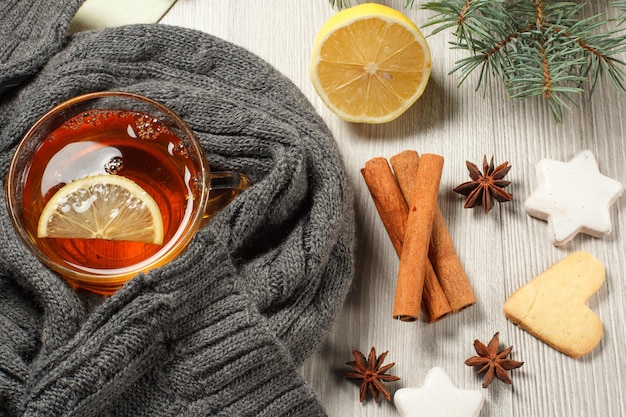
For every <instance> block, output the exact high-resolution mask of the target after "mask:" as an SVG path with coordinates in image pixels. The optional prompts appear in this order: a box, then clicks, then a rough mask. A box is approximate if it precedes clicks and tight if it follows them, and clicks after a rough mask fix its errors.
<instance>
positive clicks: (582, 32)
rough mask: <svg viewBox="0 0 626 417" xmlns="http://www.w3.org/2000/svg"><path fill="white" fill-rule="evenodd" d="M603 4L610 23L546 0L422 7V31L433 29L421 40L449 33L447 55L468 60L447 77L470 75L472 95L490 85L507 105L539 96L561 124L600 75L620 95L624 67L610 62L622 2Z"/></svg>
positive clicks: (470, 0) (625, 46) (616, 50)
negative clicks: (611, 10) (499, 89)
mask: <svg viewBox="0 0 626 417" xmlns="http://www.w3.org/2000/svg"><path fill="white" fill-rule="evenodd" d="M411 3H412V2H411ZM609 4H611V5H612V6H613V7H615V8H616V9H617V10H618V18H617V19H607V18H606V16H605V15H602V14H598V15H595V16H590V17H583V7H584V4H583V3H576V2H563V1H547V0H544V1H541V0H522V1H509V0H444V1H431V2H428V3H426V4H424V5H423V6H422V8H424V9H427V10H430V11H432V12H434V15H433V16H432V17H431V18H430V19H429V21H428V22H427V24H426V25H425V26H430V27H433V28H434V29H433V31H432V33H431V34H430V35H429V36H433V35H435V34H437V33H440V32H442V31H444V30H446V29H450V30H452V33H453V40H452V41H451V42H450V44H451V48H453V49H461V50H465V51H467V52H468V53H469V56H468V57H466V58H462V59H459V60H458V61H457V62H456V63H455V66H454V68H452V70H451V71H450V73H456V72H458V73H459V80H460V81H459V84H460V83H463V82H464V81H466V80H467V79H468V77H469V76H470V74H473V73H474V72H476V71H478V79H477V86H476V89H477V90H478V89H479V88H480V87H481V86H482V87H483V88H484V89H485V90H486V89H487V88H489V87H490V86H491V83H490V78H491V77H493V78H497V79H499V80H500V81H501V82H502V84H503V85H504V87H505V89H506V91H507V93H508V94H509V96H510V97H511V98H513V99H518V100H522V99H528V98H532V97H543V99H545V100H546V101H547V105H548V108H549V109H550V111H551V112H552V115H553V116H554V119H555V120H556V121H557V122H561V121H562V120H563V114H564V112H565V111H571V109H572V106H577V105H578V104H577V102H576V100H575V98H576V97H577V96H578V95H580V94H581V93H583V92H585V91H589V94H590V95H591V94H592V93H593V91H594V89H595V87H596V86H597V83H598V80H599V79H600V78H601V77H602V76H607V77H608V78H609V79H610V80H611V83H612V85H613V86H614V87H615V88H616V89H618V90H621V91H624V90H626V63H625V62H624V61H623V60H621V59H619V58H618V57H619V56H620V55H622V56H623V53H624V52H625V51H626V35H624V29H623V28H620V25H621V24H623V23H624V22H626V1H623V0H620V1H611V2H609ZM611 23H613V27H612V28H611V26H610V25H611ZM585 87H586V88H585Z"/></svg>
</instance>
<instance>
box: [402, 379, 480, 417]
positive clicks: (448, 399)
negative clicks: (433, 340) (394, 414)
mask: <svg viewBox="0 0 626 417" xmlns="http://www.w3.org/2000/svg"><path fill="white" fill-rule="evenodd" d="M393 401H394V403H395V404H396V408H397V409H398V413H400V416H401V417H478V414H480V410H481V409H482V407H483V402H484V401H485V397H484V396H483V393H482V392H481V391H475V390H469V389H460V388H457V387H455V386H454V385H453V384H452V381H450V378H448V375H447V374H446V372H445V371H444V370H443V369H441V368H439V367H435V368H432V369H431V370H430V371H429V372H428V374H427V375H426V379H425V380H424V385H423V386H422V387H421V388H401V389H399V390H397V391H396V393H395V395H394V397H393Z"/></svg>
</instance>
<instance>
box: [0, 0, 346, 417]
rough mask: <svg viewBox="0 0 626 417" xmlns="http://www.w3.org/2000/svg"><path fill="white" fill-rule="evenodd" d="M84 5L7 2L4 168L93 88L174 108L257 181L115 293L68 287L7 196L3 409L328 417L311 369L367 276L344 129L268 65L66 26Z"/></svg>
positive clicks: (1, 10)
mask: <svg viewBox="0 0 626 417" xmlns="http://www.w3.org/2000/svg"><path fill="white" fill-rule="evenodd" d="M79 3H80V0H70V1H57V0H28V1H24V0H0V147H1V149H0V169H1V170H2V171H1V172H2V177H3V178H5V177H6V173H7V167H8V163H9V160H10V158H11V156H12V153H13V150H14V148H15V146H16V144H17V142H18V141H19V139H20V137H21V135H23V134H24V133H25V131H26V130H27V128H28V127H29V126H30V125H31V124H32V123H33V122H35V120H36V119H37V118H38V117H40V116H41V115H42V114H43V113H44V112H45V111H46V110H48V109H50V108H51V107H53V106H54V105H56V104H58V103H60V102H62V101H64V100H66V99H69V98H71V97H73V96H77V95H80V94H83V93H87V92H93V91H100V90H113V89H118V90H127V91H132V92H136V93H140V94H143V95H146V96H148V97H151V98H153V99H155V100H158V101H161V102H163V103H165V104H166V105H168V106H169V107H171V108H172V109H173V110H174V111H175V112H177V113H179V114H180V115H181V116H182V117H183V118H184V119H185V120H186V121H187V122H188V123H189V124H190V126H191V127H192V128H193V129H194V130H195V131H196V133H197V135H198V137H199V139H200V141H201V142H202V144H203V146H204V147H205V149H206V151H207V154H208V157H209V161H210V163H211V165H212V166H214V167H217V168H218V169H233V170H237V171H241V172H245V173H246V174H247V175H248V176H249V177H250V178H251V180H252V186H251V188H249V189H248V190H246V191H245V192H244V193H242V194H241V195H240V196H239V197H238V198H236V199H235V201H234V202H233V203H231V204H230V205H229V206H228V207H227V208H226V209H225V210H224V211H222V212H221V213H220V214H219V215H217V216H216V217H214V219H213V220H212V222H211V224H210V225H209V226H208V227H205V228H204V229H202V230H201V231H200V232H199V233H198V234H197V235H196V236H195V238H194V240H193V241H192V243H191V244H190V246H189V247H188V249H187V250H186V252H185V253H184V254H183V255H182V256H180V257H179V258H177V259H176V260H174V261H173V262H171V263H170V264H168V265H167V266H165V267H162V268H160V269H156V270H153V271H151V272H150V273H148V274H145V275H140V276H138V277H136V278H134V279H132V280H131V281H129V283H128V284H127V285H126V286H125V287H124V288H122V289H121V290H119V291H118V292H117V293H116V294H114V295H113V296H111V297H108V298H103V299H99V298H97V297H95V296H88V295H85V294H79V293H76V292H75V291H73V290H72V289H70V288H69V287H68V286H67V285H66V284H65V283H64V281H63V280H62V279H61V278H59V277H58V276H57V275H56V274H55V273H53V272H51V271H50V270H48V269H47V268H46V267H44V266H43V265H42V264H41V263H40V262H39V261H38V260H37V259H36V258H35V257H34V256H33V255H32V254H31V253H29V251H28V250H27V249H26V248H25V246H23V245H22V244H21V242H20V241H19V239H18V237H17V235H16V233H15V231H14V229H13V226H12V224H11V223H10V221H9V217H8V214H7V210H6V207H5V204H6V202H5V199H4V194H2V201H1V202H0V222H1V224H0V226H1V232H0V415H7V416H46V417H50V416H229V417H232V416H272V417H275V416H318V415H324V411H323V409H322V407H321V406H320V404H319V403H318V401H317V400H316V398H315V393H314V392H313V391H312V390H311V388H310V387H309V386H307V384H306V383H305V381H304V380H303V378H302V376H301V375H300V374H299V372H298V370H299V368H300V365H301V364H302V363H303V361H304V360H305V359H306V358H307V357H308V356H309V355H310V354H311V353H312V352H313V351H314V349H316V348H317V347H318V346H319V344H320V342H321V341H322V340H323V338H324V336H325V335H326V334H327V332H328V330H329V327H330V326H331V324H332V321H333V319H334V318H335V316H336V315H337V313H338V311H339V310H340V308H341V306H342V303H343V301H344V298H345V295H346V293H347V291H348V288H349V285H350V281H351V278H352V276H353V273H354V268H353V261H354V259H353V258H354V228H355V226H354V213H353V207H352V204H353V200H352V192H351V189H350V187H349V184H348V182H347V180H346V175H345V172H344V170H343V169H344V168H343V164H342V162H341V159H340V157H339V155H338V151H337V148H336V145H335V143H334V141H333V138H332V137H331V134H330V132H329V131H328V129H327V127H326V126H325V125H324V123H323V122H322V120H321V119H320V117H319V116H318V115H317V114H316V113H315V112H314V110H313V108H312V107H311V105H310V103H308V102H307V100H306V99H305V98H304V96H303V95H302V94H301V92H299V91H298V89H297V88H296V87H295V86H294V85H293V84H292V83H291V82H289V81H288V80H287V79H286V78H285V77H284V76H282V75H280V74H279V73H278V72H277V71H276V70H275V69H273V68H272V67H270V66H269V65H268V64H267V63H265V62H263V61H262V60H261V59H259V58H258V57H256V56H254V55H252V54H251V53H249V52H247V51H245V50H243V49H241V48H239V47H237V46H234V45H232V44H230V43H228V42H225V41H223V40H220V39H216V38H215V37H212V36H210V35H208V34H204V33H199V32H196V31H192V30H187V29H182V28H175V27H168V26H165V25H141V26H128V27H121V28H115V29H109V30H104V31H99V32H89V33H80V34H76V35H73V36H68V35H67V34H66V29H67V26H68V24H69V21H70V20H71V18H72V16H73V15H74V13H75V11H76V9H77V8H78V6H79Z"/></svg>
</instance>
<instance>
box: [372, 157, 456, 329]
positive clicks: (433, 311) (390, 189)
mask: <svg viewBox="0 0 626 417" xmlns="http://www.w3.org/2000/svg"><path fill="white" fill-rule="evenodd" d="M361 174H362V175H363V179H364V180H365V184H366V185H367V187H368V189H369V191H370V194H371V195H372V199H373V200H374V205H375V207H376V210H377V211H378V214H379V216H380V218H381V220H382V222H383V225H384V226H385V229H386V230H387V234H388V235H389V238H390V240H391V242H392V244H393V247H394V249H395V250H396V253H397V255H398V257H400V256H401V253H402V244H403V241H404V236H405V233H406V221H407V218H408V213H409V209H408V206H407V204H406V201H405V199H404V196H403V194H402V191H401V190H400V187H399V186H398V183H397V182H396V179H395V177H394V176H393V172H392V171H391V168H390V167H389V163H388V162H387V160H386V159H385V158H374V159H372V160H370V161H368V162H366V163H365V167H364V168H363V169H361ZM403 291H406V290H403ZM422 308H423V310H424V312H425V314H426V316H427V321H428V322H429V323H433V322H435V321H437V320H440V319H442V318H443V317H445V316H446V315H447V314H449V313H450V312H452V308H451V307H450V304H449V303H448V300H447V298H446V295H445V293H444V292H443V289H442V288H441V285H440V284H439V281H438V280H437V276H436V275H435V271H434V269H433V267H432V265H430V264H429V265H428V266H427V271H426V276H425V277H424V291H423V295H422Z"/></svg>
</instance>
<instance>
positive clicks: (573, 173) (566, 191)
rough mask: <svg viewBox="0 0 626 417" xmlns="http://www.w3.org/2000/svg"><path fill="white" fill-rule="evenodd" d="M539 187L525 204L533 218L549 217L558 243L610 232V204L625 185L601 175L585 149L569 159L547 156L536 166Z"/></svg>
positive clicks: (554, 237)
mask: <svg viewBox="0 0 626 417" xmlns="http://www.w3.org/2000/svg"><path fill="white" fill-rule="evenodd" d="M536 173H537V177H538V179H539V188H537V190H535V192H533V193H532V194H531V195H530V196H529V197H528V199H527V200H526V202H525V204H524V209H525V210H526V212H527V213H528V214H529V215H530V216H533V217H536V218H538V219H541V220H547V221H548V226H549V228H550V231H551V240H552V243H553V244H554V245H555V246H561V245H564V244H565V243H567V242H569V241H570V240H571V239H572V238H574V236H576V235H577V234H578V233H585V234H588V235H591V236H594V237H604V236H606V235H608V234H609V233H610V232H611V215H610V213H609V206H610V205H611V204H613V202H614V201H615V200H616V199H617V198H618V197H619V196H620V195H621V194H622V191H623V190H624V186H623V185H622V184H621V183H620V182H618V181H615V180H614V179H611V178H609V177H606V176H604V175H602V174H600V171H599V170H598V164H597V162H596V158H595V157H594V156H593V153H592V152H591V151H588V150H587V151H582V152H580V153H579V154H577V155H576V156H575V157H574V158H573V159H572V160H571V161H569V162H561V161H554V160H551V159H544V160H542V161H539V163H538V164H537V166H536Z"/></svg>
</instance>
